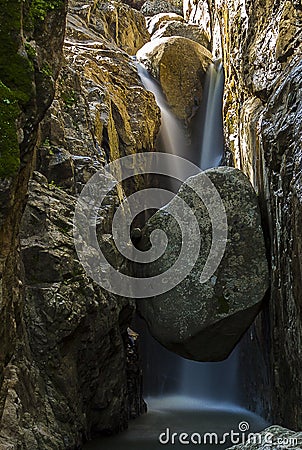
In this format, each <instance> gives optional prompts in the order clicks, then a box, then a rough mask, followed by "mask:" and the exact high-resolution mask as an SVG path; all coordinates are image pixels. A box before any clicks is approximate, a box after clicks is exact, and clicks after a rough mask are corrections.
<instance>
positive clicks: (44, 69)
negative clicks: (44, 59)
mask: <svg viewBox="0 0 302 450" xmlns="http://www.w3.org/2000/svg"><path fill="white" fill-rule="evenodd" d="M40 72H41V73H43V75H44V76H45V77H46V78H51V77H52V70H51V67H50V65H49V64H44V65H43V66H42V68H41V70H40Z"/></svg>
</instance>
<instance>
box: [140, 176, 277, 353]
mask: <svg viewBox="0 0 302 450" xmlns="http://www.w3.org/2000/svg"><path fill="white" fill-rule="evenodd" d="M205 175H207V176H208V177H209V179H210V180H211V181H212V183H213V184H214V186H215V187H216V189H217V190H218V192H219V194H220V196H221V198H222V201H223V205H224V207H225V213H226V217H227V242H226V247H225V252H224V253H223V257H222V260H221V262H220V264H219V265H218V268H217V269H216V270H215V271H214V272H213V273H212V274H211V277H209V278H208V280H207V281H206V282H202V283H201V282H200V277H201V274H202V271H203V268H204V265H205V263H206V260H207V258H208V255H209V253H210V249H211V245H214V244H213V243H212V224H213V222H211V218H210V216H209V211H211V210H212V212H214V213H215V214H218V207H217V205H216V206H215V204H214V202H213V198H212V196H211V198H210V200H209V204H208V205H207V206H205V204H204V203H203V202H202V201H201V199H200V198H199V196H198V195H197V194H196V192H198V188H199V187H200V186H202V190H203V192H204V193H206V192H207V189H208V187H207V186H206V185H204V182H203V178H202V177H203V174H200V175H196V176H195V177H194V178H191V179H189V180H188V181H187V183H188V185H189V186H190V187H187V186H186V185H183V186H182V187H181V189H180V191H179V193H178V196H179V197H180V198H182V199H183V200H184V201H185V203H186V204H188V205H190V209H191V210H192V211H193V212H194V214H195V216H196V218H197V221H198V225H199V229H200V237H197V236H196V241H195V240H194V233H196V231H194V229H193V228H192V229H190V228H191V227H192V222H190V220H189V219H188V218H187V216H185V217H183V221H184V223H185V229H186V232H188V235H186V234H184V232H183V231H181V228H180V227H179V223H177V221H175V219H174V218H173V217H172V215H173V213H172V215H170V214H169V213H168V211H170V210H171V211H173V210H174V209H175V208H176V209H177V206H176V203H177V202H178V199H177V197H178V196H177V197H176V198H174V199H173V200H172V201H171V203H170V204H169V205H168V206H167V207H164V208H163V209H162V210H159V211H158V212H157V213H156V214H155V215H154V216H153V217H152V218H151V219H150V220H149V222H148V223H147V225H146V228H145V229H144V230H143V242H142V244H141V245H142V246H145V245H146V244H147V242H148V239H149V237H150V234H151V233H152V232H153V231H154V230H156V229H161V230H164V231H165V232H166V233H167V237H168V245H167V249H166V251H165V252H164V255H163V256H162V257H161V258H159V259H158V261H156V262H154V263H152V264H150V267H149V268H146V270H145V271H144V274H145V275H147V276H150V275H151V276H153V277H154V276H155V275H157V274H158V273H165V272H166V271H167V270H168V269H170V268H172V267H173V264H175V263H176V261H177V259H178V258H182V256H181V254H180V249H181V248H182V246H184V247H185V246H187V245H191V248H190V250H189V257H188V258H186V259H185V260H183V261H182V264H183V265H188V264H189V263H190V257H192V258H193V254H194V250H195V248H196V245H197V243H200V244H201V247H200V252H199V256H198V259H197V261H196V264H195V265H194V267H193V268H192V270H191V272H190V273H189V275H188V276H187V277H186V278H185V279H184V280H183V281H181V282H180V283H179V284H178V285H177V286H176V287H174V288H173V289H171V290H169V291H168V292H166V293H163V294H161V295H158V296H155V297H153V298H148V299H140V300H138V301H137V304H138V310H139V312H140V314H141V315H142V317H143V318H144V319H145V320H146V322H147V324H148V326H149V329H150V332H151V334H152V335H153V336H154V337H155V338H156V339H157V340H158V341H159V342H160V343H161V344H163V345H164V346H165V347H167V348H168V349H169V350H171V351H173V352H175V353H178V354H179V355H181V356H183V357H186V358H189V359H193V360H197V361H220V360H223V359H225V358H226V357H227V356H228V355H229V354H230V352H231V351H232V350H233V348H234V346H235V345H236V343H237V342H238V340H239V339H240V337H241V336H242V334H243V333H244V332H245V331H246V329H247V328H248V327H249V326H250V324H251V323H252V321H253V319H254V318H255V316H256V314H257V313H258V312H259V308H260V305H261V301H262V300H263V297H264V295H265V292H266V290H267V288H268V265H267V259H266V253H265V246H264V238H263V231H262V228H261V218H260V212H259V206H258V201H257V197H256V194H255V192H254V190H253V188H252V186H251V184H250V182H249V181H248V179H247V177H246V176H245V175H244V174H243V173H242V172H240V171H238V170H236V169H232V168H227V167H221V168H218V169H211V170H208V171H206V172H205ZM186 220H187V222H186ZM221 223H222V220H221V218H220V219H219V224H218V226H221ZM188 230H189V231H188ZM182 233H183V234H182ZM213 236H214V234H213ZM192 237H193V239H192ZM213 239H215V238H214V237H213ZM219 239H221V238H219ZM216 244H217V242H216ZM217 254H218V250H216V249H215V250H214V256H212V258H215V257H217ZM178 273H179V271H178V270H176V272H175V277H177V274H178ZM165 282H167V281H166V279H164V281H163V283H165Z"/></svg>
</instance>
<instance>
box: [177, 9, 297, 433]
mask: <svg viewBox="0 0 302 450" xmlns="http://www.w3.org/2000/svg"><path fill="white" fill-rule="evenodd" d="M184 8H185V17H187V18H188V19H189V20H191V21H192V22H195V23H196V22H197V23H202V24H203V26H204V27H205V28H206V29H208V30H210V31H211V35H212V39H211V42H212V46H213V52H214V54H216V56H220V57H222V59H223V62H224V65H225V70H226V91H225V101H224V116H225V129H226V144H227V148H228V149H230V150H231V151H232V153H233V156H234V159H235V165H236V166H237V167H238V168H240V169H242V170H243V171H244V172H245V173H246V174H247V175H248V176H249V178H250V180H251V181H252V183H253V185H254V187H255V189H256V191H257V193H258V195H259V200H260V205H261V209H262V215H263V222H264V228H265V230H266V235H267V251H268V255H269V260H270V264H271V292H270V295H269V298H268V299H267V302H266V306H265V309H264V311H263V312H262V313H261V314H260V316H259V317H258V318H257V320H256V322H255V325H254V326H253V327H252V329H251V330H250V331H249V333H248V334H247V335H246V336H245V338H244V342H243V344H242V346H241V349H242V350H241V351H242V358H241V369H240V373H241V383H242V385H243V389H244V391H245V393H246V397H247V399H246V401H248V403H249V404H250V405H251V407H252V408H253V409H254V410H258V412H260V413H262V414H264V415H266V417H268V418H269V419H270V420H272V421H276V422H278V423H280V424H281V425H283V426H287V427H292V428H295V429H298V428H301V427H302V415H301V407H300V405H301V396H302V381H301V370H302V367H301V339H302V323H301V321H302V312H301V292H300V286H301V262H302V261H301V257H302V256H301V255H302V254H301V238H300V230H301V201H302V194H301V157H302V129H301V122H302V101H301V87H302V71H301V68H302V62H301V50H302V46H301V33H302V26H301V25H302V8H301V2H299V1H284V0H278V1H274V2H272V1H270V0H267V1H265V2H263V1H260V0H259V1H258V0H256V1H254V2H251V1H248V0H245V1H242V2H237V1H233V0H227V1H225V2H222V1H211V0H208V1H207V2H206V1H204V2H196V1H194V0H187V1H185V2H184Z"/></svg>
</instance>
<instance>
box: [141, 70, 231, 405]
mask: <svg viewBox="0 0 302 450" xmlns="http://www.w3.org/2000/svg"><path fill="white" fill-rule="evenodd" d="M137 68H138V73H139V75H140V77H141V80H142V83H143V85H144V86H145V88H146V89H147V90H149V91H151V92H152V93H153V94H154V96H155V99H156V102H157V104H158V106H159V107H160V110H161V129H160V143H161V148H160V150H162V151H165V152H167V153H172V154H175V155H177V156H182V157H187V158H188V159H190V160H191V161H194V162H195V161H196V162H197V163H198V164H199V166H200V168H201V169H203V170H205V169H208V168H211V167H217V166H219V164H220V163H221V160H222V157H223V148H224V145H223V119H222V98H223V87H224V71H223V67H222V64H221V63H220V62H217V63H215V64H211V65H210V67H209V69H208V72H207V74H206V80H205V88H204V93H203V99H202V104H201V106H200V108H199V111H198V113H197V115H196V118H195V120H194V123H193V126H192V136H191V145H189V142H188V138H186V133H185V129H184V126H183V125H182V124H181V123H180V121H179V120H178V119H177V118H176V117H175V115H174V114H173V112H172V111H171V109H170V108H169V106H168V104H167V101H166V98H165V96H164V94H163V92H162V89H161V87H160V85H159V84H158V82H157V81H156V80H155V79H154V78H153V77H152V76H151V75H150V74H149V72H148V71H147V70H146V69H145V68H144V67H143V66H142V65H141V64H137ZM177 169H178V170H179V168H177V167H176V168H175V172H176V173H175V174H176V175H178V173H177ZM138 327H139V332H140V334H141V335H143V336H144V341H145V343H144V349H143V351H142V355H143V359H144V367H145V373H146V377H145V378H146V379H145V395H146V397H147V398H148V397H149V403H152V401H153V398H154V397H155V398H156V397H162V396H164V395H171V394H172V395H177V396H180V397H181V398H182V400H183V401H184V403H186V400H185V399H186V398H199V399H202V400H204V401H206V402H209V401H210V402H211V401H220V402H231V403H234V404H235V403H236V402H237V383H236V374H237V352H236V351H234V352H233V354H232V355H231V356H230V357H229V358H228V359H227V360H226V361H223V362H219V363H199V362H194V361H189V360H186V359H184V358H181V357H180V356H177V355H174V354H172V353H171V352H169V351H167V350H165V349H164V348H163V347H162V346H161V345H160V344H158V343H157V342H156V341H155V340H154V339H153V338H152V337H151V336H149V335H148V330H147V327H144V325H143V324H142V323H141V322H140V323H139V325H138ZM150 372H151V373H150Z"/></svg>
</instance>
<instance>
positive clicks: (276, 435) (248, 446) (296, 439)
mask: <svg viewBox="0 0 302 450" xmlns="http://www.w3.org/2000/svg"><path fill="white" fill-rule="evenodd" d="M253 439H255V441H256V442H254V441H253ZM259 441H260V442H259ZM301 444H302V433H301V432H298V433H297V432H295V431H292V430H288V429H286V428H283V427H279V426H277V425H273V426H271V427H269V428H266V429H265V430H263V431H262V432H261V433H259V434H258V436H256V437H254V438H253V437H251V442H248V443H245V444H239V445H234V446H233V447H230V448H229V449H228V450H284V449H286V450H299V449H301Z"/></svg>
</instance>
